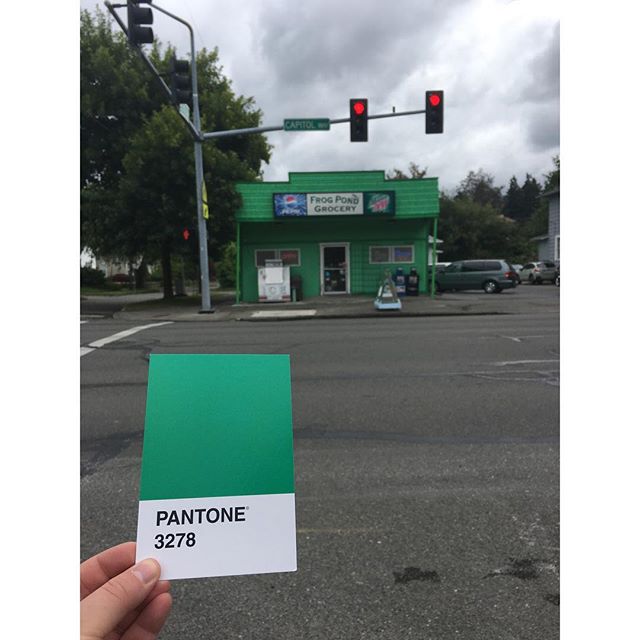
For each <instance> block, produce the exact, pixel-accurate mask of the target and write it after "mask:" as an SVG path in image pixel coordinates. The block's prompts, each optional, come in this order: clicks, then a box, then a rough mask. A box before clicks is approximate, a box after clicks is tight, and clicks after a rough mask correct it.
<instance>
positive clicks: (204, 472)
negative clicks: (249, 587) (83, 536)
mask: <svg viewBox="0 0 640 640" xmlns="http://www.w3.org/2000/svg"><path fill="white" fill-rule="evenodd" d="M136 556H137V557H136V561H137V560H142V559H143V558H149V557H151V558H155V559H156V560H158V562H159V563H160V565H161V567H162V575H161V578H162V579H166V580H172V579H176V578H203V577H207V576H228V575H240V574H249V573H272V572H277V571H295V570H296V520H295V495H294V474H293V431H292V422H291V374H290V370H289V356H286V355H200V354H194V355H170V354H167V355H152V356H151V358H150V364H149V387H148V392H147V413H146V420H145V430H144V446H143V452H142V476H141V480H140V506H139V510H138V540H137V550H136Z"/></svg>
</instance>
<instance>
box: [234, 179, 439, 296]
mask: <svg viewBox="0 0 640 640" xmlns="http://www.w3.org/2000/svg"><path fill="white" fill-rule="evenodd" d="M236 188H237V190H238V192H239V193H240V195H241V196H242V205H241V207H240V209H239V210H238V211H237V212H236V246H237V247H238V251H237V264H236V298H237V300H238V301H243V302H257V301H258V269H259V268H260V267H262V266H264V264H265V260H273V259H279V260H282V262H283V264H284V265H289V267H290V274H291V281H292V282H296V281H297V282H298V286H300V283H301V287H302V295H303V296H304V298H307V297H312V296H321V295H339V294H365V295H371V296H372V297H373V296H375V294H376V292H377V289H378V286H379V285H380V282H381V280H382V279H383V278H384V275H385V272H387V271H389V272H391V273H392V274H393V273H395V271H396V268H398V267H402V269H403V270H404V273H405V274H408V273H409V271H410V270H411V268H412V267H415V268H416V269H417V271H418V274H419V275H420V286H419V290H420V293H421V294H425V293H427V292H430V291H431V289H430V287H431V282H428V281H427V280H428V278H427V277H426V275H427V265H429V264H432V263H434V262H436V259H435V255H436V246H435V243H436V238H437V224H438V213H439V206H438V179H437V178H425V179H421V180H387V179H386V178H385V175H384V171H349V172H322V173H315V172H314V173H290V174H289V180H288V181H287V182H241V183H237V185H236Z"/></svg>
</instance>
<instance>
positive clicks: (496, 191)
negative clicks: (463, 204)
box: [455, 169, 504, 213]
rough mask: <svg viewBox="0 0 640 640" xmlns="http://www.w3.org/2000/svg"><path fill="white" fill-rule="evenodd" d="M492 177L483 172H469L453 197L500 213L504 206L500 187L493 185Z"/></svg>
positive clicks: (479, 170) (480, 170) (481, 170)
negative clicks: (491, 208) (489, 207)
mask: <svg viewBox="0 0 640 640" xmlns="http://www.w3.org/2000/svg"><path fill="white" fill-rule="evenodd" d="M493 181H494V177H493V176H492V175H491V174H489V173H487V172H486V171H484V170H483V169H478V171H469V173H468V174H467V177H466V178H465V179H464V180H463V181H462V182H461V183H460V184H459V185H458V187H457V189H456V192H455V197H456V198H458V199H461V198H467V199H468V200H471V201H472V202H475V203H476V204H479V205H480V206H485V205H489V206H491V207H493V208H494V209H495V211H497V212H499V213H502V209H503V206H504V203H503V195H502V189H503V188H502V187H496V186H495V185H494V184H493Z"/></svg>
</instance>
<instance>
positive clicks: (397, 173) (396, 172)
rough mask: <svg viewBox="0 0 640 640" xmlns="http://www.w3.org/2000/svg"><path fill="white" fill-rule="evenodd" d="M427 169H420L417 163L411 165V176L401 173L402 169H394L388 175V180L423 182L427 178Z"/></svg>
mask: <svg viewBox="0 0 640 640" xmlns="http://www.w3.org/2000/svg"><path fill="white" fill-rule="evenodd" d="M427 169H428V167H425V168H424V169H420V167H419V166H418V165H417V164H416V163H415V162H410V163H409V175H407V174H406V173H404V172H403V171H401V170H400V169H395V168H394V169H393V171H391V172H388V173H387V176H386V177H387V180H421V179H422V178H426V177H427Z"/></svg>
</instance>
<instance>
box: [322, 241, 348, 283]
mask: <svg viewBox="0 0 640 640" xmlns="http://www.w3.org/2000/svg"><path fill="white" fill-rule="evenodd" d="M320 273H321V291H322V294H323V295H326V294H334V293H349V245H348V244H347V243H345V244H321V245H320Z"/></svg>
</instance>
